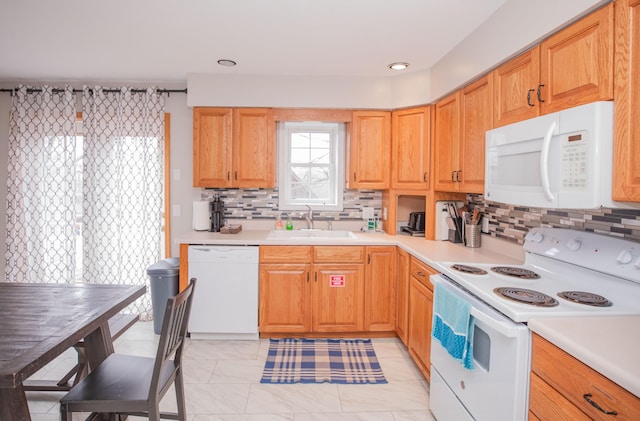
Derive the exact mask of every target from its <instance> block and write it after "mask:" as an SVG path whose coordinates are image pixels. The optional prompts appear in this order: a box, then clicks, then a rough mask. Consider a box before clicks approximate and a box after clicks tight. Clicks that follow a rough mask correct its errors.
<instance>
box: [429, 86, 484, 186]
mask: <svg viewBox="0 0 640 421" xmlns="http://www.w3.org/2000/svg"><path fill="white" fill-rule="evenodd" d="M492 82H493V79H492V78H491V75H486V76H485V77H483V78H482V79H479V80H477V81H476V82H473V83H471V84H470V85H468V86H466V87H465V88H463V89H461V90H460V91H458V92H456V93H454V94H452V95H450V96H448V97H446V98H444V99H442V100H441V101H440V102H438V103H437V104H436V107H435V118H434V125H435V130H434V163H433V166H434V177H435V178H434V185H435V187H434V189H435V190H436V191H446V192H464V193H482V192H483V191H484V139H485V132H486V131H487V130H489V129H491V128H492V127H493V113H492V106H491V105H492V103H491V100H492V97H493V96H492V94H493V83H492Z"/></svg>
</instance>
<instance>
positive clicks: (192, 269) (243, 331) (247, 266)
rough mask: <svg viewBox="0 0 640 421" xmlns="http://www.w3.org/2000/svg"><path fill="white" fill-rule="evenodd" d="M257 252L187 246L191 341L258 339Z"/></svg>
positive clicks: (242, 248) (255, 249)
mask: <svg viewBox="0 0 640 421" xmlns="http://www.w3.org/2000/svg"><path fill="white" fill-rule="evenodd" d="M258 249H259V248H258V247H257V246H189V255H188V258H189V260H188V261H189V279H191V278H196V279H197V280H198V281H197V284H196V289H195V291H194V295H193V303H192V304H191V316H190V319H189V332H190V333H191V338H192V339H258Z"/></svg>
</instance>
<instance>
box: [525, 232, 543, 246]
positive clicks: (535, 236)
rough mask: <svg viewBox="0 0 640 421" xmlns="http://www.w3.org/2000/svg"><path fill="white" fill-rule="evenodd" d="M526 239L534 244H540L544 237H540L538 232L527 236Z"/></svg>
mask: <svg viewBox="0 0 640 421" xmlns="http://www.w3.org/2000/svg"><path fill="white" fill-rule="evenodd" d="M527 238H528V239H529V240H531V241H533V242H534V243H541V242H542V240H544V235H542V234H541V233H539V232H532V233H529V235H527Z"/></svg>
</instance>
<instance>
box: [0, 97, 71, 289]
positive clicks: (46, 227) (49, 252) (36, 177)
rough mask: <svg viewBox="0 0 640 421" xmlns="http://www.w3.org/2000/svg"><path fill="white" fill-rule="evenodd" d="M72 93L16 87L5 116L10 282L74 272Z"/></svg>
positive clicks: (67, 276)
mask: <svg viewBox="0 0 640 421" xmlns="http://www.w3.org/2000/svg"><path fill="white" fill-rule="evenodd" d="M75 121H76V110H75V95H74V94H73V89H72V88H70V87H66V88H64V89H53V88H52V87H51V86H45V87H43V88H42V89H38V90H37V91H34V90H31V89H28V88H27V87H26V86H20V87H18V89H17V91H16V93H15V95H14V96H13V99H12V104H11V115H10V120H9V127H10V133H9V156H8V161H9V168H8V179H7V252H6V259H7V260H6V271H5V272H6V274H5V275H6V280H7V281H8V282H48V283H69V282H73V281H74V272H75V235H74V224H75V217H74V205H75V185H74V181H75V171H76V170H75V165H76V146H75V145H76V143H75V142H76V139H75V135H76V133H75Z"/></svg>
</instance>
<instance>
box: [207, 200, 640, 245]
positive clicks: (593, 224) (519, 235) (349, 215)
mask: <svg viewBox="0 0 640 421" xmlns="http://www.w3.org/2000/svg"><path fill="white" fill-rule="evenodd" d="M215 194H218V195H220V198H221V199H222V200H223V201H224V203H225V218H227V219H240V220H242V219H246V220H269V219H271V220H275V219H276V217H277V216H278V215H279V214H281V215H282V217H283V218H286V217H287V216H288V214H287V211H280V210H279V209H278V189H277V188H276V189H202V190H201V195H200V196H201V199H202V200H212V199H213V197H214V195H215ZM343 200H344V209H343V210H342V211H340V212H338V211H321V212H315V218H316V219H317V220H332V221H360V220H362V208H363V207H365V206H367V207H373V208H374V209H375V213H376V215H378V216H379V215H380V211H381V208H382V191H380V190H344V198H343ZM467 204H468V205H469V206H470V207H471V208H473V207H478V208H479V209H480V211H481V212H482V213H483V214H484V218H488V219H489V235H491V236H492V237H496V238H501V239H504V240H508V241H511V242H515V243H518V244H522V243H523V242H524V236H525V235H526V234H527V232H529V230H530V229H531V228H535V227H558V228H569V229H575V230H584V231H591V232H596V233H599V234H606V235H612V236H617V237H624V238H626V239H629V240H634V241H639V242H640V209H611V208H602V209H593V210H586V209H584V210H583V209H543V208H529V207H523V206H515V205H506V204H504V203H498V202H490V201H485V200H484V196H483V195H481V194H467ZM292 214H293V215H294V219H296V218H298V216H297V215H298V211H292Z"/></svg>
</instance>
